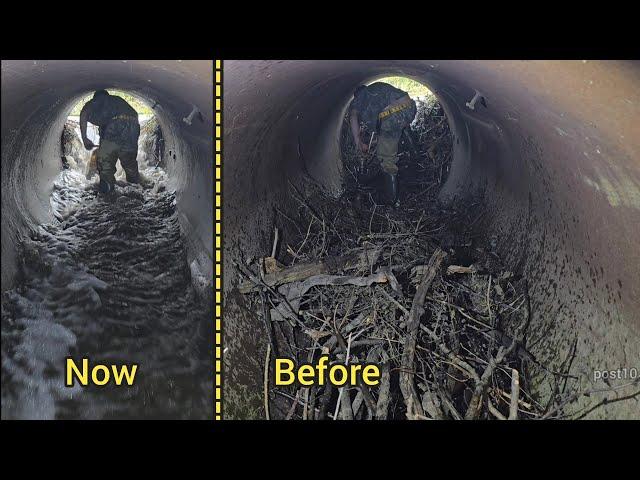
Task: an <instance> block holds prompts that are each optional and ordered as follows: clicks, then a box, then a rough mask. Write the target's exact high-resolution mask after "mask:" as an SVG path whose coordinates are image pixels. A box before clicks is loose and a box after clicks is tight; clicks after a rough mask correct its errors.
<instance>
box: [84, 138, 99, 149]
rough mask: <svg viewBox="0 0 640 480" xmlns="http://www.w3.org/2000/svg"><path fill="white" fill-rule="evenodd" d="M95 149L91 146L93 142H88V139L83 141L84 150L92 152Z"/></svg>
mask: <svg viewBox="0 0 640 480" xmlns="http://www.w3.org/2000/svg"><path fill="white" fill-rule="evenodd" d="M95 147H96V146H95V145H94V144H93V142H92V141H91V140H89V139H88V138H87V139H86V140H85V141H84V148H86V149H87V150H92V149H94V148H95Z"/></svg>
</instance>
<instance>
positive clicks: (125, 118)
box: [80, 90, 140, 193]
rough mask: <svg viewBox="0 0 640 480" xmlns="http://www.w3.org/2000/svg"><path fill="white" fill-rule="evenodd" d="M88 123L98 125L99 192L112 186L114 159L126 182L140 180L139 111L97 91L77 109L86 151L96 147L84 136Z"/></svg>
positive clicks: (106, 190) (122, 100) (113, 183)
mask: <svg viewBox="0 0 640 480" xmlns="http://www.w3.org/2000/svg"><path fill="white" fill-rule="evenodd" d="M87 122H90V123H92V124H94V125H97V126H98V133H99V135H100V145H99V146H98V149H97V151H96V166H97V169H98V173H99V175H100V191H101V192H104V193H107V192H110V191H112V190H113V188H114V185H115V181H116V179H115V173H116V162H117V161H118V159H120V164H121V165H122V168H123V169H124V171H125V173H126V175H127V181H128V182H131V183H140V173H139V171H138V162H137V156H138V137H139V136H140V124H139V123H138V113H137V112H136V111H135V110H134V109H133V107H132V106H131V105H129V104H128V103H127V102H126V101H125V100H124V99H122V98H120V97H117V96H115V95H109V92H107V91H106V90H98V91H97V92H95V94H94V95H93V98H92V99H91V100H90V101H89V102H87V103H86V104H85V105H84V107H82V110H81V112H80V133H81V134H82V141H83V143H84V146H85V148H86V149H87V150H91V149H93V148H94V147H95V145H94V144H93V142H92V141H91V140H89V139H88V138H87Z"/></svg>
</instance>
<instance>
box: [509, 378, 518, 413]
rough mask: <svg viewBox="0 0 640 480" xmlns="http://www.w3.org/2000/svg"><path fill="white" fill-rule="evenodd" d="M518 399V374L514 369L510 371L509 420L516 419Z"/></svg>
mask: <svg viewBox="0 0 640 480" xmlns="http://www.w3.org/2000/svg"><path fill="white" fill-rule="evenodd" d="M519 398H520V374H519V373H518V370H516V369H515V368H513V369H511V403H510V405H509V420H517V419H518V399H519Z"/></svg>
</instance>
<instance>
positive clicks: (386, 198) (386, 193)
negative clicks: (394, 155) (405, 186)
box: [382, 173, 398, 205]
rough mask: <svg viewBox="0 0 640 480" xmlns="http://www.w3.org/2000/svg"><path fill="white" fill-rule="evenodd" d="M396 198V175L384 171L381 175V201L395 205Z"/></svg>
mask: <svg viewBox="0 0 640 480" xmlns="http://www.w3.org/2000/svg"><path fill="white" fill-rule="evenodd" d="M397 200H398V175H397V174H390V173H384V174H383V176H382V203H383V204H385V205H395V204H396V201H397Z"/></svg>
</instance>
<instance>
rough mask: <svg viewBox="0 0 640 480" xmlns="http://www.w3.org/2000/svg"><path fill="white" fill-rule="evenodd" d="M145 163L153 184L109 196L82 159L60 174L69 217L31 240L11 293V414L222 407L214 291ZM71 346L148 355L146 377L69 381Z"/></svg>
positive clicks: (6, 303) (55, 206) (92, 359)
mask: <svg viewBox="0 0 640 480" xmlns="http://www.w3.org/2000/svg"><path fill="white" fill-rule="evenodd" d="M141 142H142V138H141ZM140 157H141V156H140V155H139V159H140ZM142 157H144V156H142ZM143 160H144V158H143ZM139 163H141V165H140V166H141V170H140V171H141V174H142V175H143V176H144V177H146V178H147V179H149V180H151V183H152V184H153V186H152V187H150V188H143V187H141V186H139V185H133V184H128V183H126V182H123V181H119V182H118V184H117V186H116V190H115V192H114V193H113V194H110V195H108V196H104V195H101V194H99V193H98V191H97V177H94V178H93V180H92V181H89V180H87V179H86V177H85V175H84V174H83V173H82V172H80V171H79V169H77V168H67V169H65V170H63V171H62V172H61V173H60V175H59V176H58V178H57V179H56V182H55V184H54V189H53V193H52V195H51V207H52V210H53V213H54V216H55V217H56V219H57V221H54V222H52V223H49V224H44V225H40V226H39V227H38V229H37V232H35V233H34V234H32V235H31V237H30V238H29V239H26V240H25V241H24V242H23V244H22V245H21V248H20V260H19V265H20V266H19V282H18V285H17V286H16V287H15V288H13V289H12V290H9V291H8V292H6V293H5V294H4V296H3V300H2V339H3V341H2V417H3V418H209V417H210V416H211V406H210V405H211V393H210V391H211V375H210V364H211V363H210V362H211V347H210V344H211V342H210V339H209V335H208V333H209V332H210V328H211V325H210V319H211V305H210V301H211V300H210V298H208V296H206V295H205V296H201V295H199V294H198V292H197V291H196V289H194V286H193V285H192V279H191V271H190V267H189V264H188V262H187V257H186V252H185V245H184V242H183V237H182V233H181V229H180V225H179V222H178V219H177V214H176V200H175V194H174V192H170V191H168V190H167V187H166V180H167V178H166V174H165V172H164V171H163V170H162V169H161V168H158V167H155V166H153V165H146V162H144V161H143V162H140V161H139ZM76 167H77V166H76ZM204 297H206V298H204ZM69 355H71V356H72V357H73V358H74V359H75V360H76V362H77V363H78V364H80V360H79V359H80V358H88V359H89V364H90V366H91V365H93V364H97V363H101V364H107V365H108V364H115V365H122V364H127V365H130V364H138V372H137V375H136V381H135V383H134V385H133V386H131V387H128V388H124V389H123V388H120V387H109V386H103V387H95V386H94V387H88V388H80V387H79V386H78V385H77V383H76V385H75V386H74V387H71V388H67V387H64V379H63V376H64V364H65V360H64V359H65V357H67V356H69Z"/></svg>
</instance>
